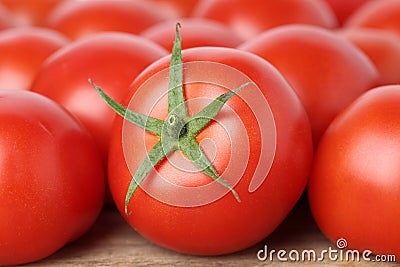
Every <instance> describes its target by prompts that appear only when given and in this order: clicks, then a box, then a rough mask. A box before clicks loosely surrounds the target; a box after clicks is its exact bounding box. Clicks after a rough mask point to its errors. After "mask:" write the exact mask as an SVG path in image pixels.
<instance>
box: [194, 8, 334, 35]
mask: <svg viewBox="0 0 400 267" xmlns="http://www.w3.org/2000/svg"><path fill="white" fill-rule="evenodd" d="M193 16H194V17H203V18H208V19H214V20H216V21H219V22H222V23H224V24H226V25H228V26H229V27H231V28H232V29H234V30H235V31H236V32H237V33H238V34H239V35H240V36H241V37H242V38H245V39H246V40H250V39H251V38H252V37H255V36H256V35H258V34H260V33H261V32H263V31H265V30H267V29H271V28H274V27H277V26H280V25H284V24H292V23H302V24H312V25H317V26H321V27H326V28H333V27H335V26H336V25H337V21H336V17H335V15H334V14H333V12H332V10H331V9H330V8H329V6H327V4H326V3H325V2H324V1H322V0H302V1H298V0H279V1H276V0H248V1H243V0H200V1H199V3H198V5H197V6H196V8H195V10H194V11H193Z"/></svg>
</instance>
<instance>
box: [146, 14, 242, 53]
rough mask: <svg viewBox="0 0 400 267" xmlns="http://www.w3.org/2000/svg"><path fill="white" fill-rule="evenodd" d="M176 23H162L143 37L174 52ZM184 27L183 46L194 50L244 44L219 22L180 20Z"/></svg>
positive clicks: (182, 30)
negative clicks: (204, 47) (196, 48)
mask: <svg viewBox="0 0 400 267" xmlns="http://www.w3.org/2000/svg"><path fill="white" fill-rule="evenodd" d="M175 23H176V21H171V20H167V21H163V22H160V23H158V24H156V25H154V26H152V27H150V28H148V29H147V30H145V31H144V32H142V33H141V36H143V37H145V38H147V39H150V40H151V41H153V42H156V43H158V44H159V45H161V46H162V47H164V48H165V49H167V50H168V51H171V50H172V46H173V43H174V38H175V31H174V25H175ZM179 23H180V24H181V25H182V29H181V35H182V39H183V41H182V46H183V48H192V47H197V46H223V47H236V46H238V45H239V44H240V43H242V42H243V40H242V38H240V37H239V36H238V35H237V34H236V33H235V32H234V31H233V30H231V29H230V28H228V27H226V26H225V25H223V24H220V23H218V22H215V21H212V20H207V19H196V18H189V19H180V20H179Z"/></svg>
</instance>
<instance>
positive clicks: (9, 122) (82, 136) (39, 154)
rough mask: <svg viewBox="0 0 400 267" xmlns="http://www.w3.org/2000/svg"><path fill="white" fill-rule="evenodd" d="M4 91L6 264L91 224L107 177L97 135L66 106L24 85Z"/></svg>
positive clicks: (0, 210) (1, 207)
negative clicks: (29, 89) (91, 134)
mask: <svg viewBox="0 0 400 267" xmlns="http://www.w3.org/2000/svg"><path fill="white" fill-rule="evenodd" d="M0 99H1V105H0V134H1V138H0V147H1V156H0V169H1V172H0V218H1V220H0V266H14V265H17V264H24V263H29V262H33V261H37V260H40V259H43V258H45V257H47V256H49V255H51V254H53V253H54V252H56V251H57V250H59V249H60V248H62V247H63V246H64V245H66V244H68V243H70V242H73V241H75V240H76V239H78V238H79V237H81V236H82V235H83V234H84V233H85V232H86V231H88V230H89V228H90V227H91V226H92V225H93V224H94V222H95V221H96V219H97V217H98V215H99V213H100V210H101V208H102V205H103V199H104V194H105V185H106V183H105V177H104V168H103V165H102V162H101V158H100V155H99V152H98V150H97V147H96V145H95V142H94V140H93V138H92V137H91V136H90V134H89V133H88V132H87V130H85V128H84V127H83V126H82V125H81V124H80V123H79V122H78V121H77V120H76V119H74V118H73V116H71V114H70V113H68V112H67V111H66V110H65V109H64V108H62V107H61V106H59V105H58V104H56V103H55V102H53V101H51V100H50V99H48V98H46V97H44V96H41V95H39V94H36V93H33V92H29V91H25V90H0Z"/></svg>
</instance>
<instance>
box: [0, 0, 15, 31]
mask: <svg viewBox="0 0 400 267" xmlns="http://www.w3.org/2000/svg"><path fill="white" fill-rule="evenodd" d="M13 26H15V21H14V16H13V15H12V13H11V12H10V11H9V10H8V9H7V8H6V7H5V6H4V5H3V4H2V3H1V2H0V30H3V29H6V28H9V27H13Z"/></svg>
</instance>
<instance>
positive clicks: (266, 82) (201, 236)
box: [98, 47, 313, 255]
mask: <svg viewBox="0 0 400 267" xmlns="http://www.w3.org/2000/svg"><path fill="white" fill-rule="evenodd" d="M182 56H183V64H184V65H183V77H184V81H183V82H184V95H185V97H186V104H187V106H188V111H189V114H190V116H192V115H194V114H196V113H197V112H198V111H199V110H200V109H202V108H204V106H205V105H206V103H209V101H210V99H211V98H215V97H217V96H218V95H220V94H222V93H225V92H226V91H227V89H230V90H232V89H233V88H235V87H236V86H239V85H241V84H242V83H243V81H246V79H250V80H252V81H253V82H255V84H256V85H257V86H249V88H245V89H242V91H240V93H239V94H238V96H235V97H232V99H230V100H229V101H228V102H227V103H226V105H225V107H224V108H223V109H222V111H221V112H220V113H219V114H218V115H217V116H216V117H215V118H214V121H213V122H212V123H211V124H210V125H208V126H207V127H206V128H205V129H204V130H202V132H200V134H199V135H198V136H197V140H198V142H199V143H200V144H201V148H202V150H204V153H205V154H206V155H207V156H208V157H209V158H210V159H212V165H213V166H214V167H215V169H216V170H217V171H218V172H220V173H221V177H222V179H226V181H227V182H228V183H232V184H234V183H235V181H236V182H237V183H236V185H235V190H236V191H237V193H238V195H239V196H240V199H241V202H240V203H239V202H238V201H237V200H236V199H235V197H233V196H232V194H229V193H227V192H225V193H224V194H221V195H218V196H219V197H217V198H213V197H214V195H215V193H217V194H218V192H219V189H220V188H219V187H218V184H215V182H212V180H211V178H210V177H209V176H207V175H205V174H204V173H202V172H199V171H196V169H195V168H194V169H193V166H194V165H193V164H192V163H191V162H190V161H188V159H187V158H186V157H185V156H184V154H182V153H181V152H179V151H175V152H172V154H171V155H169V156H168V157H167V159H165V160H163V161H162V162H160V163H159V164H158V165H157V166H156V167H155V169H153V170H152V171H151V172H150V173H149V175H148V177H147V178H146V180H144V181H143V182H142V184H141V185H140V186H139V188H138V189H137V190H136V191H135V193H134V194H133V197H132V199H131V202H130V204H129V206H128V210H129V212H131V214H130V215H126V214H125V212H124V204H125V196H126V193H127V189H128V186H129V183H130V181H131V179H132V175H133V173H134V172H135V171H136V170H137V168H138V166H139V165H140V164H141V162H142V161H143V159H144V158H145V157H146V154H147V153H148V152H149V149H151V147H152V146H154V144H155V143H157V141H158V139H157V137H156V136H155V135H153V134H150V133H147V132H143V130H142V129H140V128H139V127H137V126H135V125H132V124H130V123H128V122H124V120H123V119H122V118H120V117H116V120H115V124H114V127H113V131H112V139H111V144H110V157H109V165H108V181H109V186H110V190H111V193H112V196H113V198H114V201H115V203H116V206H117V208H118V209H119V211H120V212H121V214H122V215H123V216H124V218H125V219H126V220H127V222H128V223H129V224H130V225H131V226H132V227H133V228H134V229H136V230H137V231H138V232H139V233H140V234H141V235H143V236H144V237H145V238H147V239H149V240H151V241H152V242H154V243H156V244H158V245H160V246H162V247H166V248H169V249H172V250H175V251H179V252H183V253H188V254H195V255H220V254H227V253H232V252H235V251H239V250H242V249H245V248H247V247H250V246H252V245H254V244H256V243H257V242H259V241H261V240H262V239H264V238H265V237H266V236H268V235H269V234H270V233H271V232H272V231H273V230H274V229H275V228H276V227H277V226H278V225H279V224H280V223H281V222H282V221H283V219H284V218H285V217H286V216H287V214H288V213H289V211H290V210H291V209H292V208H293V206H294V205H295V203H296V202H297V200H298V199H299V198H300V195H301V194H302V192H303V190H304V188H305V186H306V183H307V180H308V177H309V170H310V168H311V162H312V157H313V147H312V138H311V130H310V125H309V121H308V118H307V115H306V113H305V111H304V109H303V107H302V105H301V103H300V101H299V99H298V98H297V96H296V95H295V93H294V92H293V90H292V89H291V88H290V86H289V85H288V84H287V82H286V81H285V79H284V78H283V77H282V76H281V74H280V73H279V72H278V71H277V70H276V69H275V68H274V67H272V66H271V65H270V64H269V63H268V62H266V61H265V60H263V59H262V58H259V57H257V56H255V55H253V54H250V53H247V52H244V51H239V50H236V49H231V48H217V47H202V48H192V49H186V50H183V51H182ZM169 63H170V57H169V56H168V57H166V58H163V59H161V60H159V61H156V62H155V63H154V64H152V65H151V66H150V67H149V68H147V69H146V70H145V71H144V72H143V73H142V74H141V75H140V76H139V77H138V78H137V79H136V80H135V82H134V83H133V84H132V90H131V92H130V94H129V95H128V97H127V98H125V105H128V104H129V106H131V107H132V109H133V110H134V111H136V112H139V113H142V114H149V112H150V115H151V116H152V117H155V118H159V119H163V120H164V119H166V117H167V107H168V104H167V96H166V94H167V89H168V74H167V73H166V70H168V66H169ZM164 74H167V76H165V75H164ZM165 77H166V78H165ZM98 84H100V83H98ZM104 88H105V87H104ZM266 167H268V168H266ZM259 168H261V169H262V171H260V170H261V169H259ZM255 177H257V178H258V179H260V178H261V179H262V181H263V183H261V184H260V185H259V187H257V188H253V187H252V186H253V183H254V180H255V179H256V178H255ZM264 179H265V180H264ZM213 186H216V187H213ZM218 188H219V189H218Z"/></svg>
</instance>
